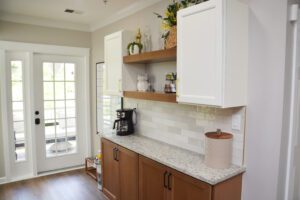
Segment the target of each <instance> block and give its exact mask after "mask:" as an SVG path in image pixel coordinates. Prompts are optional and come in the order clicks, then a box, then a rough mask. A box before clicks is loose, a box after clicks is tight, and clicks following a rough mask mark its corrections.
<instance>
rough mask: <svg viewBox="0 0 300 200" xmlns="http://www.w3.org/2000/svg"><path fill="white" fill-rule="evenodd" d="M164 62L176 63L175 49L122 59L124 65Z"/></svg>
mask: <svg viewBox="0 0 300 200" xmlns="http://www.w3.org/2000/svg"><path fill="white" fill-rule="evenodd" d="M166 61H176V47H175V48H171V49H164V50H158V51H151V52H145V53H141V54H136V55H130V56H124V57H123V62H124V63H126V64H130V63H131V64H134V63H139V64H147V63H158V62H166Z"/></svg>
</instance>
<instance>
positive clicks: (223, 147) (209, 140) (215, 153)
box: [204, 129, 233, 169]
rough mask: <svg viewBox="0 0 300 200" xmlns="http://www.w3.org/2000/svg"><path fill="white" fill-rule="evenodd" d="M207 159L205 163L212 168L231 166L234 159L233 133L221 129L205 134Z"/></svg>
mask: <svg viewBox="0 0 300 200" xmlns="http://www.w3.org/2000/svg"><path fill="white" fill-rule="evenodd" d="M205 136H206V144H205V160H204V163H205V164H206V165H207V166H208V167H211V168H216V169H226V168H229V167H230V165H231V161H232V140H233V135H232V134H230V133H224V132H222V131H221V130H219V129H218V130H217V131H216V132H208V133H206V134H205Z"/></svg>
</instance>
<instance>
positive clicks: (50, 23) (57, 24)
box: [0, 12, 90, 32]
mask: <svg viewBox="0 0 300 200" xmlns="http://www.w3.org/2000/svg"><path fill="white" fill-rule="evenodd" d="M0 19H1V20H3V21H9V22H16V23H22V24H31V25H38V26H46V27H52V28H62V29H70V30H76V31H86V32H90V26H89V25H87V24H79V23H72V22H64V21H58V20H52V19H45V18H38V17H31V16H27V15H17V14H10V13H5V12H2V13H1V14H0Z"/></svg>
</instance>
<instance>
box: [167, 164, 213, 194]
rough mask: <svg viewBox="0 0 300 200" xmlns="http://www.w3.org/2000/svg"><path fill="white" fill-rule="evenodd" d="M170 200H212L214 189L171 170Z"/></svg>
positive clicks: (169, 181)
mask: <svg viewBox="0 0 300 200" xmlns="http://www.w3.org/2000/svg"><path fill="white" fill-rule="evenodd" d="M170 174H171V175H170V176H169V177H168V179H169V180H168V183H169V193H168V195H169V198H168V199H169V200H183V199H184V200H211V193H212V187H211V186H210V185H209V184H207V183H204V182H201V181H199V180H197V179H194V178H192V177H190V176H188V175H185V174H182V173H180V172H178V171H176V170H173V169H171V170H170Z"/></svg>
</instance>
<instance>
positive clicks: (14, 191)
mask: <svg viewBox="0 0 300 200" xmlns="http://www.w3.org/2000/svg"><path fill="white" fill-rule="evenodd" d="M96 199H97V200H107V198H106V197H105V196H104V194H103V193H102V192H100V191H99V190H98V189H97V183H96V181H95V180H93V179H92V178H91V177H89V176H88V175H86V174H85V172H84V170H74V171H70V172H65V173H60V174H55V175H49V176H43V177H38V178H35V179H30V180H25V181H19V182H14V183H8V184H4V185H0V200H96Z"/></svg>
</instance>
